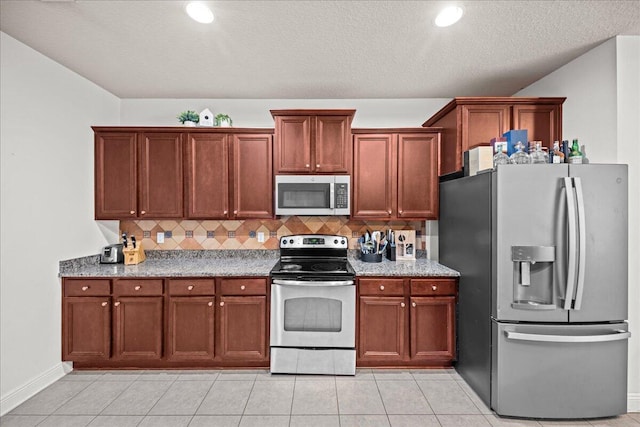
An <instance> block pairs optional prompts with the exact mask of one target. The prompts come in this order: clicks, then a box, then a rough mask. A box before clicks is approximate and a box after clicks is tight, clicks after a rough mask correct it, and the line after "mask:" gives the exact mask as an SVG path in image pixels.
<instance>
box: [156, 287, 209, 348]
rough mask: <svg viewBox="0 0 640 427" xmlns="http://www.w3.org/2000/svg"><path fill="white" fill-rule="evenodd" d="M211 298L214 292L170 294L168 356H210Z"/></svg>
mask: <svg viewBox="0 0 640 427" xmlns="http://www.w3.org/2000/svg"><path fill="white" fill-rule="evenodd" d="M214 300H215V298H214V297H213V296H203V297H171V298H169V330H168V333H167V338H168V339H167V357H168V359H170V360H211V359H213V357H214V342H215V340H214V319H215V308H214V303H215V301H214Z"/></svg>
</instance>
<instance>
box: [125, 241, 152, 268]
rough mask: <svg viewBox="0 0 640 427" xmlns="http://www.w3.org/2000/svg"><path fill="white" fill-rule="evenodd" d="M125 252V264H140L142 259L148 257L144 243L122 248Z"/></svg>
mask: <svg viewBox="0 0 640 427" xmlns="http://www.w3.org/2000/svg"><path fill="white" fill-rule="evenodd" d="M122 253H123V254H124V264H125V265H134V264H140V263H141V262H142V261H144V260H145V259H147V257H146V256H145V255H144V249H142V244H141V243H138V245H137V246H136V247H135V248H132V247H130V246H127V247H126V248H124V249H123V250H122Z"/></svg>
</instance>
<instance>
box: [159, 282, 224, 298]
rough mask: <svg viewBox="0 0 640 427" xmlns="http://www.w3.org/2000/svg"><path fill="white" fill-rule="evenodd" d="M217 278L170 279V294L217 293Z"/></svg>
mask: <svg viewBox="0 0 640 427" xmlns="http://www.w3.org/2000/svg"><path fill="white" fill-rule="evenodd" d="M215 293H216V281H215V279H170V280H169V295H215Z"/></svg>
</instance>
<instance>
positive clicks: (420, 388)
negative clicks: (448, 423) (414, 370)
mask: <svg viewBox="0 0 640 427" xmlns="http://www.w3.org/2000/svg"><path fill="white" fill-rule="evenodd" d="M416 385H417V386H418V390H420V394H422V397H424V400H425V401H426V402H427V405H428V406H429V409H431V412H432V413H433V415H436V411H435V410H434V409H433V406H432V405H431V402H429V399H428V398H427V395H426V394H424V390H422V387H420V383H419V382H418V380H416ZM436 419H437V418H436ZM438 424H440V425H442V423H440V420H438Z"/></svg>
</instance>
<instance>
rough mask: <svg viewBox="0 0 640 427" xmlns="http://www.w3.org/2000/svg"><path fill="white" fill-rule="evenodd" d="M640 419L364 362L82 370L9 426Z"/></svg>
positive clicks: (4, 421) (443, 374)
mask: <svg viewBox="0 0 640 427" xmlns="http://www.w3.org/2000/svg"><path fill="white" fill-rule="evenodd" d="M558 425H560V426H568V425H571V426H639V427H640V413H634V414H627V415H623V416H620V417H615V418H606V419H597V420H576V421H561V422H559V421H555V422H553V421H543V420H539V421H535V420H517V419H507V418H499V417H497V416H496V415H495V414H493V413H492V411H491V410H490V409H488V408H487V407H486V406H485V405H484V404H483V403H482V402H481V401H480V399H479V398H478V397H477V396H476V395H475V393H474V392H473V391H472V390H471V389H470V388H469V386H468V385H467V384H466V383H465V382H464V380H463V379H462V378H461V377H460V376H459V375H458V374H457V373H456V372H455V370H453V369H433V370H371V369H359V370H358V371H357V374H356V376H355V377H332V376H303V375H297V376H296V375H271V374H269V372H268V371H264V370H259V371H256V370H252V371H247V370H243V371H73V372H72V373H70V374H68V375H66V376H65V377H64V378H62V379H60V380H59V381H57V382H56V383H54V384H52V385H51V386H49V387H48V388H46V389H45V390H43V391H42V392H40V393H38V394H37V395H35V396H34V397H32V398H31V399H29V400H28V401H26V402H25V403H23V404H22V405H20V406H18V407H17V408H15V409H14V410H13V411H11V412H9V413H8V414H7V415H5V416H3V417H2V418H0V426H2V427H12V426H21V427H23V426H39V427H40V426H49V427H53V426H56V427H66V426H69V427H76V426H78V427H79V426H91V427H97V426H103V427H104V426H114V427H128V426H140V427H183V426H189V427H193V426H211V427H216V426H225V427H226V426H241V427H249V426H259V427H271V426H273V427H280V426H282V427H289V426H290V427H294V426H303V427H314V426H321V427H325V426H326V427H333V426H336V427H337V426H340V427H347V426H349V427H351V426H371V427H378V426H392V427H406V426H416V427H431V426H433V427H436V426H437V427H440V426H443V427H447V426H469V427H476V426H478V427H481V426H558Z"/></svg>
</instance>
